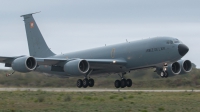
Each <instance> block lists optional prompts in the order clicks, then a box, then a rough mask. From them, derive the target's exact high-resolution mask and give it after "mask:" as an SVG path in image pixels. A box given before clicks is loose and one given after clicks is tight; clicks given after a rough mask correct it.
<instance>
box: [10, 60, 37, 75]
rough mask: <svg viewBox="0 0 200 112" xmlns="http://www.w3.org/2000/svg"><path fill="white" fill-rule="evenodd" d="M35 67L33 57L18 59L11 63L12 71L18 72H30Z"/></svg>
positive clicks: (35, 62) (35, 63)
mask: <svg viewBox="0 0 200 112" xmlns="http://www.w3.org/2000/svg"><path fill="white" fill-rule="evenodd" d="M36 67H37V61H36V60H35V58H33V57H28V56H25V57H20V58H17V59H15V60H14V61H13V62H12V69H13V70H15V71H19V72H30V71H33V70H34V69H35V68H36Z"/></svg>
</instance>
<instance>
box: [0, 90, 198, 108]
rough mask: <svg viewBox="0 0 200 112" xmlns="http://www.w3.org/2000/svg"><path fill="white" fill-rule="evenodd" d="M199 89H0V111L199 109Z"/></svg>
mask: <svg viewBox="0 0 200 112" xmlns="http://www.w3.org/2000/svg"><path fill="white" fill-rule="evenodd" d="M199 97H200V93H199V92H197V91H196V92H195V91H193V92H192V91H190V92H189V91H180V92H172V91H168V92H162V91H161V92H142V91H135V92H118V91H107V92H106V91H101V92H97V91H96V92H94V91H93V92H89V91H88V92H84V91H78V92H70V91H68V92H63V91H59V92H58V91H57V92H52V91H42V89H40V90H36V91H32V90H24V91H21V90H19V89H17V90H13V91H0V111H8V112H9V111H11V112H15V111H17V112H18V111H20V112H23V111H24V112H37V111H42V112H45V111H51V112H54V111H59V112H80V111H82V112H83V111H84V112H86V111H87V112H90V111H91V112H110V111H113V112H118V111H119V112H199V111H200V106H199V105H200V99H199Z"/></svg>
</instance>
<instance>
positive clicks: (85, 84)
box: [83, 79, 89, 88]
mask: <svg viewBox="0 0 200 112" xmlns="http://www.w3.org/2000/svg"><path fill="white" fill-rule="evenodd" d="M88 84H89V81H88V79H84V80H83V87H84V88H87V87H88Z"/></svg>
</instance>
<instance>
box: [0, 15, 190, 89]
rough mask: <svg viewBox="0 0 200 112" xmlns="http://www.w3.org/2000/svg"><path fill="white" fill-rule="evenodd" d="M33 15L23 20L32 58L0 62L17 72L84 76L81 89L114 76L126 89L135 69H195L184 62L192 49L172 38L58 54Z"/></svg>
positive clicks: (176, 71) (0, 58)
mask: <svg viewBox="0 0 200 112" xmlns="http://www.w3.org/2000/svg"><path fill="white" fill-rule="evenodd" d="M33 14H35V13H30V14H25V15H22V16H21V17H23V18H24V23H25V29H26V35H27V41H28V47H29V53H30V56H25V55H22V56H11V57H7V56H0V62H1V63H5V67H11V68H12V69H13V70H14V71H18V72H24V73H26V72H31V71H38V72H42V73H47V74H55V75H58V76H62V77H77V76H83V77H84V78H83V79H78V80H77V82H76V84H77V87H79V88H81V87H83V88H87V87H93V86H94V84H95V81H94V79H92V78H91V77H92V76H94V75H102V74H107V73H108V74H112V73H114V74H118V75H119V76H120V80H116V81H115V82H114V86H115V87H116V88H124V87H131V86H132V80H131V79H126V78H125V77H124V75H126V73H128V72H130V71H133V70H138V69H145V68H155V69H156V72H157V73H158V75H160V76H161V77H163V78H167V77H169V76H175V75H179V74H185V73H188V72H190V71H191V70H192V63H191V61H190V60H182V59H181V58H182V57H183V56H184V55H185V54H186V53H187V52H188V51H189V48H188V47H187V46H186V45H185V44H184V43H182V42H181V41H180V40H179V39H177V38H173V37H154V38H147V39H142V40H137V41H131V42H124V43H121V44H115V45H109V46H103V47H98V48H93V49H88V50H83V51H78V52H70V53H66V54H55V53H53V52H52V51H51V50H50V49H49V47H48V46H47V44H46V42H45V40H44V38H43V36H42V34H41V32H40V30H39V28H38V26H37V24H36V22H35V20H34V18H33ZM55 44H56V43H55ZM76 45H78V43H76ZM13 73H14V72H13ZM13 73H11V74H13ZM11 74H8V75H7V76H9V75H11Z"/></svg>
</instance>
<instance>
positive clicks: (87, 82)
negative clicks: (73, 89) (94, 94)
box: [76, 70, 94, 88]
mask: <svg viewBox="0 0 200 112" xmlns="http://www.w3.org/2000/svg"><path fill="white" fill-rule="evenodd" d="M92 71H93V70H90V71H89V72H88V74H86V75H85V79H83V80H81V79H78V80H77V83H76V85H77V87H79V88H81V87H84V88H87V87H88V86H89V87H93V86H94V79H92V78H90V77H89V75H90V74H91V73H92ZM87 77H89V78H87Z"/></svg>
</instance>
